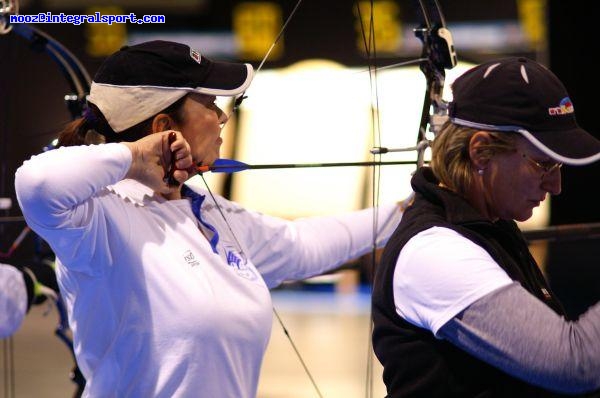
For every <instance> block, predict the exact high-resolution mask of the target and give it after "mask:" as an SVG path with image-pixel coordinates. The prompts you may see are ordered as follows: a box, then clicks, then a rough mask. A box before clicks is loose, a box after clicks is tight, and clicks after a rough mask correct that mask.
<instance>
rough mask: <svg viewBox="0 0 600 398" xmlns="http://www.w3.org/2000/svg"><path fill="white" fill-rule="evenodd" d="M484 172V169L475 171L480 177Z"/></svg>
mask: <svg viewBox="0 0 600 398" xmlns="http://www.w3.org/2000/svg"><path fill="white" fill-rule="evenodd" d="M484 171H485V169H479V170H477V173H478V174H479V175H480V176H482V175H483V172H484Z"/></svg>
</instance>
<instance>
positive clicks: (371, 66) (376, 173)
mask: <svg viewBox="0 0 600 398" xmlns="http://www.w3.org/2000/svg"><path fill="white" fill-rule="evenodd" d="M354 4H355V7H356V10H357V15H358V18H359V21H360V28H361V35H362V39H363V45H364V48H365V54H366V56H367V60H368V62H367V64H368V71H369V87H370V91H371V99H372V100H371V131H372V141H373V146H374V147H378V146H381V121H380V113H379V111H378V110H379V93H378V84H377V70H378V68H377V62H376V61H377V45H376V40H375V17H374V14H375V13H374V1H373V0H370V3H369V6H370V15H369V22H368V33H367V29H365V26H364V23H363V21H364V19H363V16H362V11H361V8H360V4H359V1H356V2H355V3H354ZM372 157H373V161H374V162H375V161H379V162H380V161H381V153H372ZM371 180H372V184H373V186H372V190H371V202H372V205H373V225H372V228H373V229H372V236H373V242H372V250H371V264H370V266H371V267H370V270H369V274H370V275H369V277H370V278H371V283H372V281H373V277H374V274H375V266H376V256H377V231H378V219H379V217H378V216H379V200H380V183H381V167H379V166H377V167H373V168H372V169H371ZM369 293H371V292H369ZM372 334H373V314H372V313H371V309H370V307H369V330H368V333H367V366H366V370H365V372H366V374H365V397H367V398H371V397H373V361H374V358H373V346H372V344H373V343H372V340H371V336H372Z"/></svg>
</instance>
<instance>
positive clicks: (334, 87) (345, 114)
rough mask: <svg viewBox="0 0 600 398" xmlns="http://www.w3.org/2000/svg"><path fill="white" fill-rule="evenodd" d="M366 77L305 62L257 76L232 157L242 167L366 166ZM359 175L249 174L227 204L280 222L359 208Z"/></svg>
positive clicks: (322, 171) (319, 171)
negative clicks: (232, 202)
mask: <svg viewBox="0 0 600 398" xmlns="http://www.w3.org/2000/svg"><path fill="white" fill-rule="evenodd" d="M368 92H369V82H368V74H367V73H356V72H353V71H350V70H348V69H345V68H344V67H342V66H341V65H339V64H337V63H334V62H332V61H322V60H312V61H303V62H300V63H298V64H295V65H293V66H291V67H289V68H286V69H282V70H278V71H263V72H261V73H259V74H258V75H257V76H256V78H255V80H254V82H253V84H252V86H251V87H250V89H249V90H248V92H247V93H248V98H247V99H246V100H245V101H244V103H243V105H242V106H243V115H241V120H240V122H241V125H240V129H239V131H240V137H239V139H238V140H239V141H238V148H239V149H238V151H237V153H238V157H239V160H242V161H244V162H246V163H250V164H257V163H267V164H273V163H315V162H318V163H321V162H346V161H363V160H369V156H368V151H367V150H366V149H367V147H368V144H369V139H370V138H369V137H370V135H371V134H370V131H371V121H370V112H369V107H370V100H369V98H368V95H365V93H368ZM365 172H366V170H365V169H364V168H359V167H346V168H310V169H283V170H282V169H279V170H249V171H244V172H241V173H238V174H237V175H236V176H235V179H234V187H233V199H234V200H236V201H239V202H241V203H243V204H245V205H246V206H248V207H249V208H253V209H257V210H260V211H264V212H265V213H268V214H273V215H278V216H282V217H298V216H307V215H316V214H331V213H337V212H340V211H343V210H348V209H355V208H359V207H362V202H363V196H364V195H363V192H364V173H365Z"/></svg>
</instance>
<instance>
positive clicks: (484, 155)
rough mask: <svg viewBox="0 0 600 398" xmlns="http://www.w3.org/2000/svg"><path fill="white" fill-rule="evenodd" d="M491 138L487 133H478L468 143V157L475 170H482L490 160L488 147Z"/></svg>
mask: <svg viewBox="0 0 600 398" xmlns="http://www.w3.org/2000/svg"><path fill="white" fill-rule="evenodd" d="M491 141H492V137H491V136H490V134H489V133H488V132H487V131H478V132H476V133H475V134H473V136H472V137H471V140H470V141H469V157H470V158H471V163H473V168H474V169H475V170H484V169H485V168H486V167H487V164H488V162H489V161H490V158H491V153H490V150H489V145H490V144H491Z"/></svg>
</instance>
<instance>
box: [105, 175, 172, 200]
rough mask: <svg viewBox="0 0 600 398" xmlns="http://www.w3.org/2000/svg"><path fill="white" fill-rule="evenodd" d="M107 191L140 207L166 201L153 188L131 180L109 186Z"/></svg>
mask: <svg viewBox="0 0 600 398" xmlns="http://www.w3.org/2000/svg"><path fill="white" fill-rule="evenodd" d="M106 189H108V190H109V191H110V192H112V193H114V194H116V195H118V196H119V197H121V198H122V199H124V200H127V201H130V202H132V203H134V204H136V205H138V206H145V205H147V204H148V203H150V202H154V201H161V200H165V199H164V198H163V197H162V196H160V195H158V194H156V192H154V191H153V190H152V188H150V187H148V186H146V185H144V184H142V183H140V182H138V181H135V180H131V179H125V180H121V181H119V182H117V183H116V184H114V185H109V186H107V187H106Z"/></svg>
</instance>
